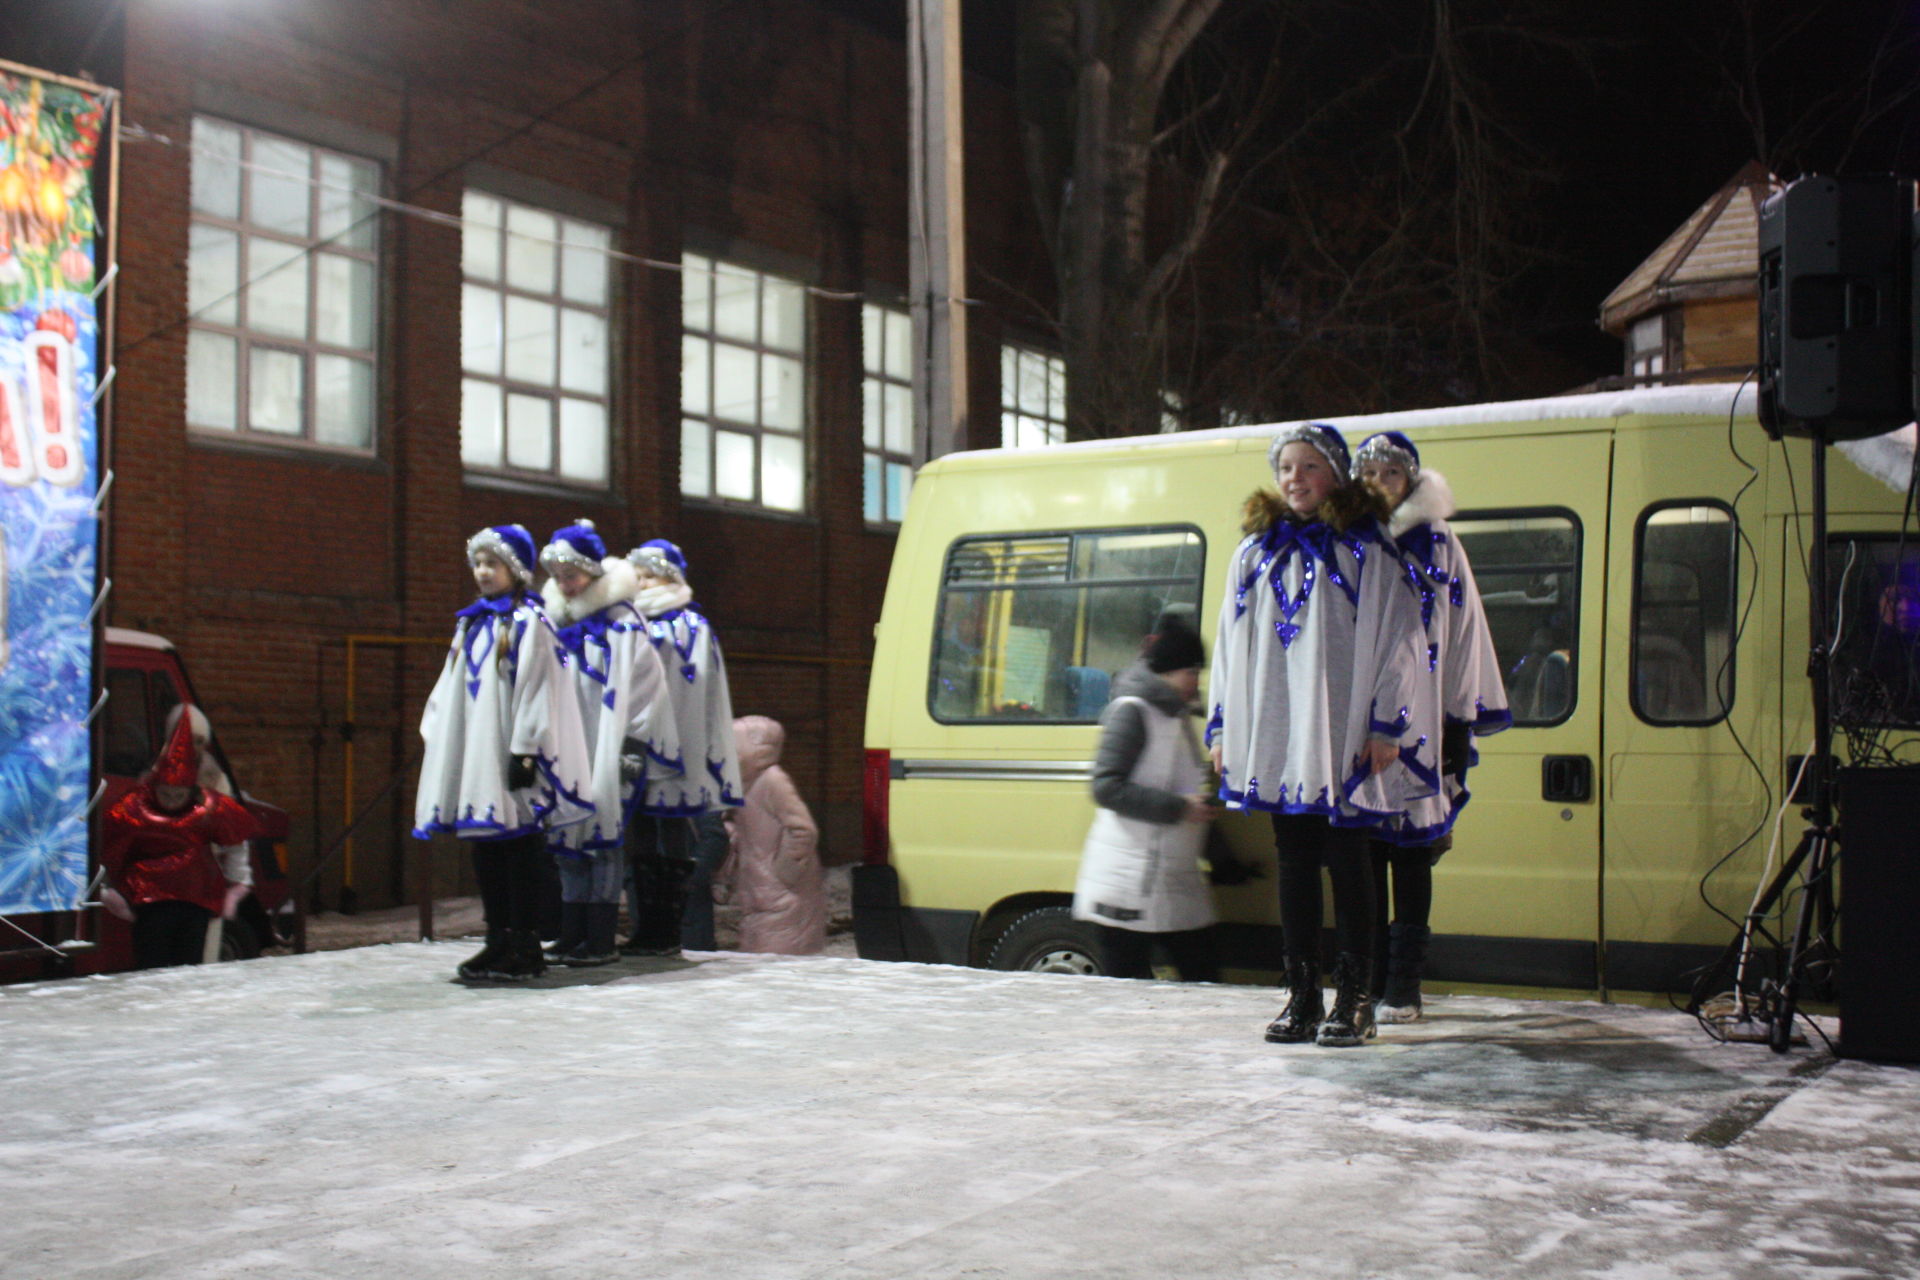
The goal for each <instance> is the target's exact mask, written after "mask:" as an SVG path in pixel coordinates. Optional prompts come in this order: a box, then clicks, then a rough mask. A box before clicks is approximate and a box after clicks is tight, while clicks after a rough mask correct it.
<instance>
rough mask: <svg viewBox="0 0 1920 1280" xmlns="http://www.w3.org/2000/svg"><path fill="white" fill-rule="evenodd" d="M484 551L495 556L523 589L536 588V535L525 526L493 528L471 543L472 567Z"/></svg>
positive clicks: (470, 560)
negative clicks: (534, 556) (532, 586)
mask: <svg viewBox="0 0 1920 1280" xmlns="http://www.w3.org/2000/svg"><path fill="white" fill-rule="evenodd" d="M482 551H488V552H492V553H493V556H494V558H495V559H497V560H499V561H500V563H501V564H504V565H506V566H507V568H508V569H510V570H511V571H512V572H513V576H514V577H516V578H518V579H519V580H520V585H522V586H531V585H533V565H534V560H533V535H532V534H530V533H528V532H527V530H526V527H525V526H524V525H517V524H496V525H490V526H488V527H487V528H485V529H482V530H481V531H480V532H478V533H476V534H474V535H473V536H472V537H471V538H468V539H467V563H468V564H472V563H473V558H474V557H475V556H476V555H478V554H479V553H480V552H482Z"/></svg>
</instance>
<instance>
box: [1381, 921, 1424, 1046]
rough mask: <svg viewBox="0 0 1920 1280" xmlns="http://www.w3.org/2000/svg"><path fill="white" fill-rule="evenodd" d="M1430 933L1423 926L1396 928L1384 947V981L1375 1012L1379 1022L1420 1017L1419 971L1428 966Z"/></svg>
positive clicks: (1414, 1019) (1399, 926)
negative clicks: (1385, 953) (1385, 962)
mask: <svg viewBox="0 0 1920 1280" xmlns="http://www.w3.org/2000/svg"><path fill="white" fill-rule="evenodd" d="M1431 933H1432V930H1430V929H1428V928H1427V926H1426V925H1423V924H1396V925H1394V926H1393V927H1392V929H1391V930H1390V931H1389V935H1388V936H1389V940H1388V943H1387V980H1386V984H1385V989H1384V990H1383V991H1382V993H1381V996H1380V1002H1379V1004H1378V1005H1377V1006H1376V1007H1375V1008H1374V1011H1373V1013H1374V1017H1375V1018H1377V1019H1378V1020H1379V1021H1381V1022H1415V1021H1418V1020H1419V1017H1420V971H1421V969H1422V968H1424V967H1425V965H1426V962H1427V938H1428V936H1429V935H1430V934H1431Z"/></svg>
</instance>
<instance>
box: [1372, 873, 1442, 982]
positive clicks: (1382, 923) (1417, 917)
mask: <svg viewBox="0 0 1920 1280" xmlns="http://www.w3.org/2000/svg"><path fill="white" fill-rule="evenodd" d="M1367 852H1368V855H1369V856H1370V857H1371V858H1372V861H1373V903H1374V906H1373V982H1374V985H1375V986H1376V987H1378V986H1381V985H1382V984H1383V983H1385V982H1386V980H1387V937H1388V930H1387V926H1388V923H1389V916H1388V907H1389V905H1391V907H1392V916H1391V919H1392V920H1394V921H1398V922H1399V923H1400V924H1403V925H1414V926H1417V927H1419V928H1422V929H1424V928H1426V926H1427V917H1428V916H1429V915H1431V914H1432V912H1433V857H1434V854H1433V846H1432V845H1430V844H1419V845H1408V846H1405V847H1402V846H1400V845H1393V844H1388V843H1387V842H1386V841H1384V840H1369V841H1367ZM1389 884H1391V885H1392V892H1391V894H1389V892H1388V885H1389ZM1389 900H1391V902H1389Z"/></svg>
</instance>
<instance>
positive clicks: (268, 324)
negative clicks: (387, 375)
mask: <svg viewBox="0 0 1920 1280" xmlns="http://www.w3.org/2000/svg"><path fill="white" fill-rule="evenodd" d="M379 186H380V169H379V166H378V165H377V164H375V163H374V162H373V161H371V160H363V159H361V158H359V157H357V156H350V155H346V154H343V153H341V152H338V151H329V150H327V149H326V148H324V147H316V146H312V145H310V144H308V143H305V142H296V141H294V140H292V139H290V138H282V137H277V136H275V135H274V134H271V133H264V132H262V131H260V130H258V129H248V128H244V127H242V126H240V125H236V124H228V123H226V122H225V121H221V120H214V119H210V118H208V117H206V116H196V117H195V118H194V121H193V220H192V225H191V229H190V230H189V232H188V235H189V241H188V248H187V308H188V311H189V312H190V314H191V325H190V327H189V329H188V330H187V423H188V425H189V426H191V427H193V428H195V429H196V430H200V431H208V432H227V433H232V434H234V435H236V436H250V437H252V438H255V439H270V440H282V441H288V440H302V441H307V442H310V443H314V444H322V445H333V446H337V447H341V448H347V449H363V450H364V449H371V448H372V447H373V418H374V399H375V396H374V385H375V378H374V343H375V336H376V331H377V329H378V326H377V324H376V323H375V321H376V319H377V317H378V310H379V303H378V289H377V288H376V281H377V280H378V278H379V265H380V257H379V240H378V233H379V225H378V224H379V220H378V219H377V218H376V217H375V216H374V213H375V205H374V203H373V199H372V197H374V196H375V195H376V194H377V193H378V191H379Z"/></svg>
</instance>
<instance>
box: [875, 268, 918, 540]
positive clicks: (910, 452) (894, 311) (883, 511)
mask: <svg viewBox="0 0 1920 1280" xmlns="http://www.w3.org/2000/svg"><path fill="white" fill-rule="evenodd" d="M875 312H877V313H879V314H880V316H881V317H882V321H881V331H882V335H883V336H882V339H881V347H880V364H881V367H880V368H878V369H874V368H870V367H868V365H867V317H868V315H869V314H870V313H875ZM889 316H898V317H900V318H902V319H904V320H906V322H907V346H908V350H907V376H906V377H905V378H898V377H895V376H894V375H892V374H890V373H888V372H887V371H886V367H885V366H886V362H887V355H886V353H887V347H886V342H885V337H884V334H885V328H886V325H885V317H889ZM912 346H913V313H912V312H911V311H910V310H909V309H907V308H906V307H894V306H888V305H887V304H885V303H881V302H862V303H861V304H860V414H861V417H860V468H861V471H860V515H861V518H862V519H863V520H864V521H865V522H866V525H867V527H868V528H869V529H889V530H891V529H898V528H899V527H900V522H901V521H902V520H904V519H905V518H906V514H907V513H906V508H905V507H904V506H902V508H901V509H900V510H899V511H897V512H895V511H893V510H891V509H890V508H889V506H888V503H887V497H888V494H889V493H890V492H891V490H890V488H889V486H888V484H887V468H888V467H889V466H904V467H905V468H906V469H907V493H908V495H911V493H912V491H913V473H914V472H915V471H916V470H917V469H918V468H919V466H920V440H919V435H918V432H917V431H916V430H915V425H914V419H913V414H914V405H913V350H912ZM871 382H878V383H879V384H880V397H881V406H882V408H881V429H880V445H879V447H878V448H875V447H874V446H872V445H869V444H868V443H867V437H866V426H867V424H866V406H867V384H868V383H871ZM889 387H904V388H905V389H906V391H907V451H906V452H905V453H901V452H898V451H896V450H892V449H889V448H887V435H886V425H885V424H886V413H885V405H886V390H887V388H889ZM870 458H877V459H879V462H880V516H879V518H878V519H875V518H874V517H872V516H870V515H868V514H867V494H866V465H867V460H868V459H870ZM902 501H903V502H904V501H905V499H904V498H903V499H902Z"/></svg>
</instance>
